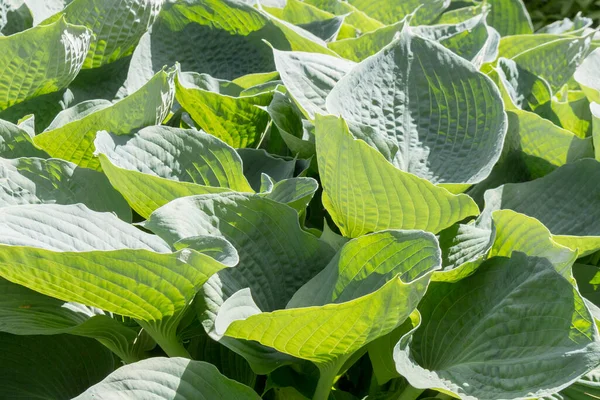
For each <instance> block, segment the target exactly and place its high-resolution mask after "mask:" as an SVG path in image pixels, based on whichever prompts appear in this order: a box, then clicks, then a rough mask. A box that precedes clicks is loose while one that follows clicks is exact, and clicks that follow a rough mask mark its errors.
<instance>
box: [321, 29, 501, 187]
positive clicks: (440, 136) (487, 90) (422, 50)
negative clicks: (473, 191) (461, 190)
mask: <svg viewBox="0 0 600 400" xmlns="http://www.w3.org/2000/svg"><path fill="white" fill-rule="evenodd" d="M410 54H412V55H413V57H409V55H410ZM425 65H428V66H429V67H427V68H425V67H424V66H425ZM459 71H460V72H459ZM423 104H429V106H427V107H423ZM327 109H328V111H329V112H330V113H334V114H338V115H341V116H342V117H344V118H345V119H346V120H347V121H348V123H349V124H352V123H355V124H358V125H362V126H366V127H368V128H370V129H372V130H374V134H375V135H376V136H378V137H383V138H387V139H389V140H390V141H392V142H393V143H395V144H397V147H398V149H399V150H398V152H397V153H396V156H395V157H394V159H393V164H394V165H396V166H397V167H399V168H400V169H401V170H403V171H406V172H410V173H414V174H415V175H417V176H419V177H421V178H425V179H428V180H430V181H431V182H433V183H452V184H456V183H459V184H462V183H469V184H470V183H477V182H480V181H481V180H483V179H484V178H485V177H487V175H488V174H489V173H490V171H491V169H492V166H493V165H494V164H495V163H496V161H497V160H498V158H499V157H500V152H501V148H502V143H503V141H504V135H505V133H506V125H507V124H506V115H505V113H504V110H503V104H502V100H501V98H500V94H499V92H498V90H497V89H496V86H495V85H494V83H493V82H492V81H491V80H490V79H489V78H487V77H486V76H485V75H483V74H481V73H480V72H479V71H477V69H476V68H475V67H474V66H473V64H471V63H470V62H468V61H466V60H464V59H462V58H460V57H458V56H457V55H455V54H454V53H452V52H451V51H450V50H447V49H445V48H443V47H442V46H440V45H439V44H437V43H435V42H433V41H430V40H427V39H423V38H421V37H418V36H414V35H413V34H412V33H410V30H409V29H405V30H404V31H403V32H402V33H401V34H400V37H399V39H397V40H395V41H394V42H392V43H391V44H390V45H389V46H387V47H385V48H384V49H383V50H381V51H380V52H379V53H377V54H376V55H375V56H373V57H370V58H368V59H366V60H365V61H363V62H361V63H360V64H358V65H357V66H356V67H355V68H353V69H352V70H351V71H350V72H349V73H348V74H347V75H345V76H344V77H343V78H342V79H341V80H340V81H339V83H338V84H337V85H336V86H335V87H334V88H333V90H332V91H331V93H330V94H329V96H327Z"/></svg>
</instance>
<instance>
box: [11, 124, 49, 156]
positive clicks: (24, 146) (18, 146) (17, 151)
mask: <svg viewBox="0 0 600 400" xmlns="http://www.w3.org/2000/svg"><path fill="white" fill-rule="evenodd" d="M27 156H32V157H33V156H35V157H46V156H47V154H46V153H44V152H43V151H41V150H40V149H38V148H37V147H36V146H35V145H34V144H33V135H31V134H29V133H28V132H26V131H25V130H23V129H21V128H19V127H18V126H17V125H15V124H12V123H10V122H8V121H4V120H2V119H0V157H2V158H11V159H12V158H18V157H27Z"/></svg>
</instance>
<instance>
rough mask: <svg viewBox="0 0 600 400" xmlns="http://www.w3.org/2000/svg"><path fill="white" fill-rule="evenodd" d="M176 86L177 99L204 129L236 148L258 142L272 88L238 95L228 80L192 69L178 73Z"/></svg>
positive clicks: (260, 138)
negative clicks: (220, 79) (253, 93)
mask: <svg viewBox="0 0 600 400" xmlns="http://www.w3.org/2000/svg"><path fill="white" fill-rule="evenodd" d="M175 86H176V98H177V101H178V102H179V104H181V106H182V107H183V108H184V109H185V110H186V111H187V112H188V113H189V114H190V116H191V117H192V119H193V120H194V122H196V123H197V124H198V126H199V127H200V128H202V129H203V130H204V131H206V132H208V133H210V134H211V135H214V136H216V137H218V138H219V139H221V140H223V141H224V142H225V143H227V144H229V145H230V146H233V147H236V148H243V147H256V146H257V145H258V144H259V143H260V142H261V140H262V138H263V136H264V135H265V131H266V129H267V126H268V124H269V121H270V118H269V114H268V113H267V112H266V111H265V109H264V107H266V106H268V105H269V103H270V102H271V100H272V99H273V92H272V91H267V92H264V93H258V94H256V95H240V92H241V91H240V92H237V90H236V88H235V86H236V85H234V84H232V83H231V82H227V81H218V80H216V79H214V78H212V77H210V76H208V75H204V74H196V73H193V72H184V73H178V74H177V77H176V78H175ZM239 89H241V88H239Z"/></svg>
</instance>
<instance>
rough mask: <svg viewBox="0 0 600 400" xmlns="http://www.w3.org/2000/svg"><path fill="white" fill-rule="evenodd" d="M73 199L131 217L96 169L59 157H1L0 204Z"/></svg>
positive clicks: (117, 194)
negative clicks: (45, 158) (11, 158)
mask: <svg viewBox="0 0 600 400" xmlns="http://www.w3.org/2000/svg"><path fill="white" fill-rule="evenodd" d="M76 203H82V204H85V205H86V206H87V207H89V208H90V209H92V210H95V211H109V212H114V213H116V214H117V215H118V216H119V217H120V218H121V219H123V220H125V221H131V210H130V209H129V206H128V205H127V203H126V202H125V200H124V199H123V197H122V196H121V195H120V194H119V193H118V192H117V191H116V190H114V189H113V188H112V187H111V185H110V182H109V181H108V180H107V179H106V176H104V175H103V174H102V173H100V172H98V171H93V170H91V169H86V168H80V167H78V166H77V165H75V164H72V163H70V162H68V161H63V160H58V159H48V160H44V159H41V158H25V157H24V158H17V159H14V160H5V159H2V158H0V207H8V206H16V205H22V204H76Z"/></svg>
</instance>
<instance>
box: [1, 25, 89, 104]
mask: <svg viewBox="0 0 600 400" xmlns="http://www.w3.org/2000/svg"><path fill="white" fill-rule="evenodd" d="M90 39H91V31H90V30H89V29H87V28H85V27H82V26H75V25H71V24H68V23H67V22H66V21H65V20H64V18H60V19H59V20H58V21H56V22H54V23H53V24H50V25H46V26H38V27H35V28H33V29H28V30H26V31H23V32H20V33H17V34H15V35H11V36H6V37H0V51H1V52H2V59H1V60H0V66H1V67H0V71H2V72H1V74H0V97H1V98H2V100H1V101H0V110H4V109H6V108H8V107H11V106H13V105H15V104H18V103H21V102H23V101H25V100H27V99H32V98H34V97H38V96H41V95H44V94H48V93H52V92H57V91H59V90H60V89H64V88H65V87H67V85H68V84H69V83H71V81H72V80H73V79H74V78H75V76H77V73H79V70H80V69H81V66H82V64H83V60H84V57H85V54H86V52H87V51H88V48H89V45H90ZM32 65H36V66H37V67H36V68H31V66H32Z"/></svg>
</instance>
